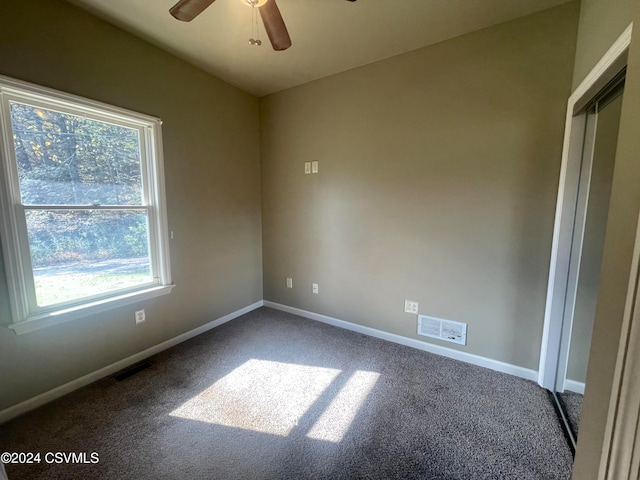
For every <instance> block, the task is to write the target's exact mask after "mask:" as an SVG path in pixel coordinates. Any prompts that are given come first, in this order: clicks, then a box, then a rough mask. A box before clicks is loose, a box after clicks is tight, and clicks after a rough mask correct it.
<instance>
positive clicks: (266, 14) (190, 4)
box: [169, 0, 356, 51]
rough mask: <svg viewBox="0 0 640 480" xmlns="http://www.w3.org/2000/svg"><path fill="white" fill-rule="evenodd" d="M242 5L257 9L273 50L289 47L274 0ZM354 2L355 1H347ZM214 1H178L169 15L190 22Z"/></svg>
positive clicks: (285, 29) (285, 30) (246, 0)
mask: <svg viewBox="0 0 640 480" xmlns="http://www.w3.org/2000/svg"><path fill="white" fill-rule="evenodd" d="M241 1H242V2H243V3H246V4H247V5H249V6H251V7H255V8H258V9H259V11H260V16H261V17H262V23H263V24H264V29H265V30H266V31H267V36H268V37H269V40H270V41H271V45H272V46H273V49H274V50H276V51H280V50H286V49H287V48H289V47H290V46H291V37H289V32H288V31H287V26H286V25H285V24H284V20H283V19H282V15H281V14H280V9H279V8H278V5H276V0H241ZM347 1H348V2H355V1H356V0H347ZM213 2H215V0H180V1H179V2H178V3H176V4H175V5H174V6H173V7H171V9H170V10H169V13H171V15H173V16H174V17H175V18H177V19H178V20H181V21H183V22H190V21H191V20H193V19H194V18H196V17H197V16H198V15H200V14H201V13H202V12H203V11H204V9H205V8H207V7H208V6H209V5H211V4H212V3H213Z"/></svg>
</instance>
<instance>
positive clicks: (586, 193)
mask: <svg viewBox="0 0 640 480" xmlns="http://www.w3.org/2000/svg"><path fill="white" fill-rule="evenodd" d="M622 89H623V83H621V82H619V83H617V84H615V85H614V86H612V87H610V88H609V89H608V90H607V91H605V92H604V93H603V94H601V95H600V96H599V97H597V98H596V99H595V100H594V101H593V102H592V103H591V104H590V105H589V107H588V109H587V122H586V132H585V142H584V148H583V158H582V167H581V172H580V186H579V190H578V201H577V206H576V220H575V224H574V238H573V243H572V251H571V260H570V266H569V270H570V271H569V285H568V288H567V297H566V303H565V312H564V335H566V336H567V339H568V340H569V341H567V342H566V343H565V344H564V345H565V347H564V348H566V349H567V354H568V355H565V356H564V358H566V359H567V360H566V365H564V368H559V369H558V378H557V381H556V389H557V397H558V399H559V403H560V407H561V408H562V409H563V413H564V415H565V417H566V419H567V421H568V424H569V426H570V428H571V430H572V434H573V435H572V436H574V437H577V434H578V430H579V421H580V411H581V408H582V393H583V392H584V388H585V381H586V377H587V364H588V362H589V349H590V346H591V334H592V331H593V322H594V318H595V308H596V302H597V298H598V288H599V284H600V268H601V265H602V253H603V249H604V238H605V233H606V226H607V217H608V212H609V200H610V197H611V183H612V179H613V168H614V164H615V153H616V146H617V143H618V128H619V124H620V112H621V107H622V91H623V90H622Z"/></svg>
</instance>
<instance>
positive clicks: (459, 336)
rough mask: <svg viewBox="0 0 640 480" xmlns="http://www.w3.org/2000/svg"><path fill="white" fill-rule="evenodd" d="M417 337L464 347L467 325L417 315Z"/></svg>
mask: <svg viewBox="0 0 640 480" xmlns="http://www.w3.org/2000/svg"><path fill="white" fill-rule="evenodd" d="M418 335H424V336H425V337H431V338H437V339H438V340H444V341H445V342H453V343H459V344H460V345H466V344H467V324H466V323H460V322H452V321H451V320H443V319H441V318H435V317H427V316H426V315H418Z"/></svg>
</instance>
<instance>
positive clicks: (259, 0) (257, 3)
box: [240, 0, 269, 7]
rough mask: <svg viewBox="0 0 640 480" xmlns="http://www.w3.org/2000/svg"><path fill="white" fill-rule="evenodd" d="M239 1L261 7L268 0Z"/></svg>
mask: <svg viewBox="0 0 640 480" xmlns="http://www.w3.org/2000/svg"><path fill="white" fill-rule="evenodd" d="M240 1H241V2H242V3H244V4H245V5H248V6H250V7H261V6H263V5H264V4H265V3H267V2H268V1H269V0H240Z"/></svg>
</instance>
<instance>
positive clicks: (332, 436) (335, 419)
mask: <svg viewBox="0 0 640 480" xmlns="http://www.w3.org/2000/svg"><path fill="white" fill-rule="evenodd" d="M379 377H380V374H379V373H375V372H365V371H362V370H358V371H356V372H355V373H354V374H353V375H351V377H349V380H347V383H346V384H345V385H344V386H343V387H342V388H341V389H340V392H338V394H337V395H336V396H335V398H334V399H333V401H332V402H331V404H330V405H329V406H328V407H327V409H326V410H325V411H324V412H323V413H322V415H321V416H320V418H319V419H318V420H317V421H316V423H315V424H314V425H313V427H311V430H309V432H308V433H307V437H309V438H313V439H314V440H325V441H328V442H334V443H339V442H341V441H342V439H343V438H344V436H345V435H346V433H347V432H348V431H349V428H350V427H351V424H352V423H353V420H354V419H355V418H356V415H357V414H358V412H359V411H360V408H361V407H362V405H364V402H365V400H366V399H367V397H368V396H369V394H370V393H371V390H372V389H373V387H374V386H375V384H376V382H377V381H378V378H379Z"/></svg>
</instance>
